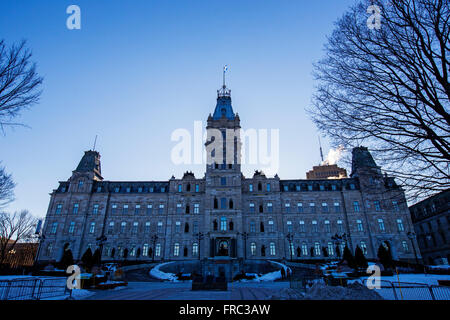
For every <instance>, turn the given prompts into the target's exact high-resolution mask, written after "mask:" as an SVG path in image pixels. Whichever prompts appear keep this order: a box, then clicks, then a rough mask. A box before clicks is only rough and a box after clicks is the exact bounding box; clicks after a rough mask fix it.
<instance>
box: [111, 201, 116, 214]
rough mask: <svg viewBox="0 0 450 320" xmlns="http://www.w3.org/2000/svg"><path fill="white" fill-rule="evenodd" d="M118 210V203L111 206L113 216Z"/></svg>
mask: <svg viewBox="0 0 450 320" xmlns="http://www.w3.org/2000/svg"><path fill="white" fill-rule="evenodd" d="M116 210H117V204H116V203H113V204H112V205H111V214H115V213H116Z"/></svg>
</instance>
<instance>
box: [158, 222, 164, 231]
mask: <svg viewBox="0 0 450 320" xmlns="http://www.w3.org/2000/svg"><path fill="white" fill-rule="evenodd" d="M157 231H158V233H163V223H162V222H161V221H159V222H158V229H157Z"/></svg>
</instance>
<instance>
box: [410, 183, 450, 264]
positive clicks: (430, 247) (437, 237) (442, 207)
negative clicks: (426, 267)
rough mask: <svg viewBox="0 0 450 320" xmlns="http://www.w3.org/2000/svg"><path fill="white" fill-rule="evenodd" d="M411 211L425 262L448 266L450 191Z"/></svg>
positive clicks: (423, 202)
mask: <svg viewBox="0 0 450 320" xmlns="http://www.w3.org/2000/svg"><path fill="white" fill-rule="evenodd" d="M409 209H410V212H411V218H412V221H413V224H414V229H415V231H416V237H417V240H418V243H419V248H420V253H421V254H422V257H423V260H424V262H425V263H426V264H448V262H449V261H450V190H446V191H442V192H440V193H438V194H436V195H434V196H431V197H429V198H428V199H425V200H423V201H421V202H419V203H416V204H415V205H413V206H411V207H410V208H409Z"/></svg>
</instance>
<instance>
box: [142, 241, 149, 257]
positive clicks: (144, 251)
mask: <svg viewBox="0 0 450 320" xmlns="http://www.w3.org/2000/svg"><path fill="white" fill-rule="evenodd" d="M142 256H143V257H146V256H148V244H146V243H145V244H144V245H143V246H142Z"/></svg>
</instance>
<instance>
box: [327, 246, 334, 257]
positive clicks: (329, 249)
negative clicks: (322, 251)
mask: <svg viewBox="0 0 450 320" xmlns="http://www.w3.org/2000/svg"><path fill="white" fill-rule="evenodd" d="M327 251H328V255H329V256H330V257H331V256H334V247H333V242H328V249H327Z"/></svg>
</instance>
